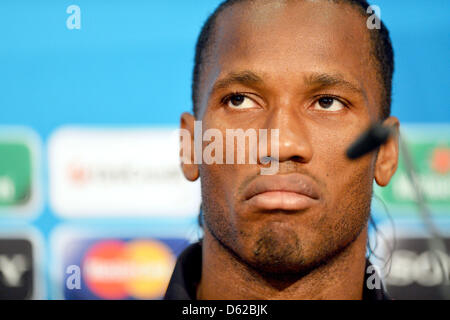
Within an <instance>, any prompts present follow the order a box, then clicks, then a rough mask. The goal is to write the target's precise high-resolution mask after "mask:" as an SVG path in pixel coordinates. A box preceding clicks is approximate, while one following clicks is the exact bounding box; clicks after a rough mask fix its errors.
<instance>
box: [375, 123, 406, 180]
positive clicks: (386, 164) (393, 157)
mask: <svg viewBox="0 0 450 320" xmlns="http://www.w3.org/2000/svg"><path fill="white" fill-rule="evenodd" d="M383 125H385V126H387V127H390V128H392V130H393V133H392V134H391V136H390V137H389V139H388V140H387V141H386V143H385V144H383V145H382V146H381V147H380V149H379V150H378V155H377V160H376V163H375V181H376V182H377V184H378V185H379V186H382V187H384V186H386V185H387V184H388V183H389V181H390V180H391V178H392V176H393V175H394V173H395V171H396V170H397V166H398V153H399V146H398V135H399V127H400V123H399V121H398V119H397V118H396V117H389V118H387V119H386V120H384V121H383Z"/></svg>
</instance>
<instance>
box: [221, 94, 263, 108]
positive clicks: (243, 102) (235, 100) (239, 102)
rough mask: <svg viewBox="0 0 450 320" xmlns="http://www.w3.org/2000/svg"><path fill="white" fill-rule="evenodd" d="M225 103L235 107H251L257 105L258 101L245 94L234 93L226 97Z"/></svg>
mask: <svg viewBox="0 0 450 320" xmlns="http://www.w3.org/2000/svg"><path fill="white" fill-rule="evenodd" d="M224 103H226V105H227V106H228V107H230V108H233V109H250V108H255V107H257V104H256V102H254V101H253V100H252V99H250V98H249V97H247V96H246V95H244V94H240V93H236V94H232V95H230V96H228V97H226V98H225V99H224Z"/></svg>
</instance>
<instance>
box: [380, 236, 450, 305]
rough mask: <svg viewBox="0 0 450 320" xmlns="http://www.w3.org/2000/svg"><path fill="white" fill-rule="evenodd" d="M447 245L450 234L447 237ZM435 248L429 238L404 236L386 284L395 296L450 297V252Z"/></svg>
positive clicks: (397, 247) (409, 297)
mask: <svg viewBox="0 0 450 320" xmlns="http://www.w3.org/2000/svg"><path fill="white" fill-rule="evenodd" d="M444 241H445V244H446V247H447V248H449V246H450V238H446V239H444ZM434 252H435V251H431V250H430V248H429V247H428V243H427V241H426V239H425V238H400V239H398V240H397V245H396V249H395V251H394V252H393V253H392V265H391V268H390V272H389V273H388V274H387V276H386V279H385V280H386V281H385V283H386V287H387V290H388V292H389V294H390V295H391V296H392V297H393V298H395V299H419V300H420V299H448V298H449V297H448V296H446V297H445V296H443V294H444V292H447V293H448V292H450V284H449V283H448V278H449V276H450V257H449V255H448V252H441V251H437V253H436V254H434Z"/></svg>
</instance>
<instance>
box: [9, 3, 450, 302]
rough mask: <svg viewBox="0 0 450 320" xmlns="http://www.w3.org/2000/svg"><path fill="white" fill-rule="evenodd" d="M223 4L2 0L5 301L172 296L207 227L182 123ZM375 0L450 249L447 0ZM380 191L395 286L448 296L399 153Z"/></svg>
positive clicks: (377, 203)
mask: <svg viewBox="0 0 450 320" xmlns="http://www.w3.org/2000/svg"><path fill="white" fill-rule="evenodd" d="M218 3H219V1H215V0H196V1H181V0H180V1H174V0H172V1H125V0H121V1H119V0H118V1H86V0H77V1H31V0H30V1H24V0H17V1H5V0H3V1H1V2H0V34H1V37H0V92H1V94H0V298H16V299H160V298H161V296H162V295H163V293H164V290H165V288H166V286H167V282H168V279H169V277H170V275H171V272H172V268H173V266H174V262H175V259H176V257H177V255H178V254H179V253H180V252H181V251H182V250H183V248H184V247H186V245H188V244H189V242H192V241H195V240H196V239H198V237H199V235H201V231H200V229H199V228H198V226H197V220H196V219H197V215H198V210H199V204H200V189H199V183H188V182H187V181H185V180H184V179H183V177H182V175H181V172H180V169H179V166H178V155H177V141H178V140H177V137H176V135H174V133H173V131H174V129H175V128H176V127H177V125H178V121H179V116H180V114H181V112H183V111H189V110H190V107H191V102H190V94H191V92H190V86H191V71H192V67H193V56H194V45H195V41H196V37H197V35H198V33H199V30H200V28H201V25H202V23H203V22H204V20H205V19H206V17H207V15H208V14H209V13H211V12H212V10H213V9H214V8H215V7H216V5H217V4H218ZM373 4H376V5H378V6H379V7H380V9H381V18H382V19H383V20H384V21H385V23H386V24H387V26H388V27H389V29H390V31H391V36H392V40H393V44H394V49H395V54H396V71H395V76H394V88H393V114H394V115H396V116H397V117H399V119H400V121H401V123H402V131H403V132H402V133H403V136H404V138H405V140H406V141H407V144H408V146H409V150H410V152H411V154H412V158H413V160H414V165H415V167H416V169H417V176H418V180H419V182H420V185H421V187H422V189H423V192H424V194H425V197H426V199H427V202H428V205H429V207H430V210H431V212H432V214H433V221H434V222H435V224H436V225H437V227H438V228H439V231H440V232H441V234H442V237H443V238H444V241H445V242H446V243H447V247H449V246H450V240H449V239H450V108H449V104H448V94H449V88H450V82H449V81H450V80H449V76H448V73H449V71H450V70H449V66H450V65H449V49H450V38H449V31H450V20H449V19H448V11H449V10H450V2H449V1H447V0H433V1H411V0H408V1H388V0H379V1H376V2H374V3H373ZM78 13H79V18H80V19H79V20H74V19H75V18H74V16H73V14H75V15H76V14H78ZM402 157H403V155H402ZM375 194H376V195H377V196H378V197H377V198H376V199H374V202H373V216H374V220H375V222H376V224H377V226H378V228H379V232H378V233H375V232H374V230H373V229H371V238H372V240H373V241H374V240H376V235H377V234H378V235H379V234H380V231H382V233H381V234H383V235H384V239H385V240H386V241H387V242H385V241H383V238H381V240H380V239H378V240H379V242H378V243H379V245H378V246H377V249H376V250H375V252H378V254H377V256H380V255H381V258H382V259H377V258H376V256H374V255H372V258H374V259H375V260H379V262H378V263H379V265H380V270H381V271H382V267H383V266H384V264H383V261H386V258H387V257H389V254H388V253H389V252H391V253H393V255H392V261H391V268H390V271H391V272H390V274H387V275H384V274H382V275H383V277H384V278H385V279H384V280H385V283H386V285H387V287H388V289H389V292H390V293H391V295H392V296H393V297H394V298H398V299H402V298H438V299H439V298H442V297H444V295H443V292H444V291H445V290H447V291H448V289H449V287H448V285H447V286H442V283H443V279H444V277H443V276H442V273H440V272H439V270H438V267H437V262H436V259H434V260H433V259H431V258H430V248H429V247H428V246H427V242H426V239H427V237H428V236H429V234H428V233H427V230H426V229H425V228H424V227H423V223H422V222H421V220H420V218H419V214H418V211H417V207H416V205H415V202H414V199H415V198H414V190H413V189H412V187H411V184H410V182H409V180H408V178H407V171H406V170H405V166H404V162H403V160H402V161H401V163H400V167H399V169H398V172H397V173H396V174H395V176H394V179H393V180H392V182H391V184H390V185H389V187H387V188H375ZM384 205H385V206H384ZM389 217H391V218H392V220H393V222H394V226H395V228H393V227H392V221H391V219H390V218H389ZM393 231H395V237H396V239H397V247H396V248H395V249H394V250H393V251H392V250H388V249H389V245H388V244H389V243H392V241H391V240H392V239H391V238H392V237H393ZM375 244H376V243H375V241H374V242H372V247H375ZM380 248H381V249H380ZM439 254H440V255H441V256H442V257H443V261H444V262H445V263H444V264H445V266H444V267H445V268H446V269H445V270H446V271H445V272H447V273H448V270H449V265H450V262H449V259H450V258H449V252H448V251H446V252H440V253H439ZM383 257H384V259H383Z"/></svg>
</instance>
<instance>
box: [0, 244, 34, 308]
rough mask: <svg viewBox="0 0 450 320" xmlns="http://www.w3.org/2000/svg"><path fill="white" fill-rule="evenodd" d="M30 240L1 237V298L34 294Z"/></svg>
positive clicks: (19, 297) (24, 296)
mask: <svg viewBox="0 0 450 320" xmlns="http://www.w3.org/2000/svg"><path fill="white" fill-rule="evenodd" d="M33 274H34V266H33V248H32V244H31V242H30V240H27V239H13V238H7V239H5V238H0V299H14V300H22V299H30V298H31V297H32V296H33V294H34V291H35V289H34V284H33V283H34V279H33Z"/></svg>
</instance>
